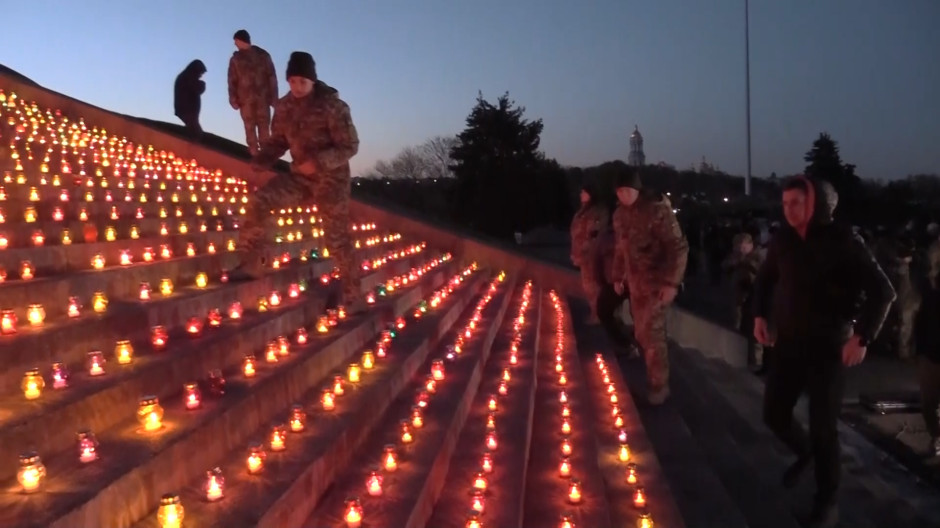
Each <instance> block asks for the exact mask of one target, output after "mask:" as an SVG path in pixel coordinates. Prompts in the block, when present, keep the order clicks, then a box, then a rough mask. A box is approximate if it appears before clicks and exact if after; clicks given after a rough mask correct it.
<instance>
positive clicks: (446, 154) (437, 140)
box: [421, 136, 457, 178]
mask: <svg viewBox="0 0 940 528" xmlns="http://www.w3.org/2000/svg"><path fill="white" fill-rule="evenodd" d="M456 144H457V137H456V136H435V137H433V138H431V139H429V140H427V141H425V142H424V144H423V145H421V153H422V154H423V155H424V158H425V162H426V163H427V175H428V177H430V178H451V177H453V175H454V174H453V173H452V172H451V170H450V163H451V160H450V150H451V149H452V148H454V146H455V145H456Z"/></svg>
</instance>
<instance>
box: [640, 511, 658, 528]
mask: <svg viewBox="0 0 940 528" xmlns="http://www.w3.org/2000/svg"><path fill="white" fill-rule="evenodd" d="M636 526H637V528H653V526H654V524H653V516H652V515H650V514H649V513H647V512H643V513H641V514H640V517H639V518H637V520H636Z"/></svg>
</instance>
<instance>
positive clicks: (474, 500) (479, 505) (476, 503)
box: [470, 491, 486, 514]
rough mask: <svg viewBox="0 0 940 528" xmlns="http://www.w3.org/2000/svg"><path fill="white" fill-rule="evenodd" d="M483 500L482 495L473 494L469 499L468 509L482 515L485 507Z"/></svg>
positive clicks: (477, 492)
mask: <svg viewBox="0 0 940 528" xmlns="http://www.w3.org/2000/svg"><path fill="white" fill-rule="evenodd" d="M485 502H486V501H485V499H484V498H483V493H481V492H479V491H475V492H473V497H471V499H470V509H471V510H473V511H475V512H477V513H480V514H482V513H483V508H484V507H485V505H486V504H485Z"/></svg>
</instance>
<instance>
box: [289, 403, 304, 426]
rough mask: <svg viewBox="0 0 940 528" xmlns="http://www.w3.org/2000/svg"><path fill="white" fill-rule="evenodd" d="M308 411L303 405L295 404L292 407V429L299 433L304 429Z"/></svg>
mask: <svg viewBox="0 0 940 528" xmlns="http://www.w3.org/2000/svg"><path fill="white" fill-rule="evenodd" d="M306 421H307V413H306V412H304V408H303V406H301V405H293V406H292V407H291V409H290V430H291V431H292V432H294V433H299V432H301V431H303V430H304V427H305V422H306Z"/></svg>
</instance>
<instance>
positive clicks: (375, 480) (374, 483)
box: [366, 470, 383, 497]
mask: <svg viewBox="0 0 940 528" xmlns="http://www.w3.org/2000/svg"><path fill="white" fill-rule="evenodd" d="M382 480H383V479H382V475H379V472H378V471H376V470H372V471H371V472H370V473H369V478H367V479H366V491H368V493H369V495H371V496H372V497H380V496H381V495H382Z"/></svg>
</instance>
